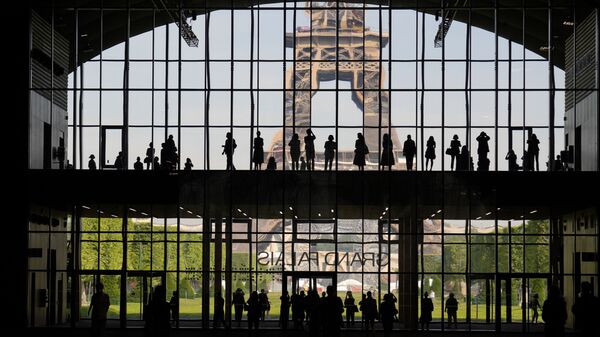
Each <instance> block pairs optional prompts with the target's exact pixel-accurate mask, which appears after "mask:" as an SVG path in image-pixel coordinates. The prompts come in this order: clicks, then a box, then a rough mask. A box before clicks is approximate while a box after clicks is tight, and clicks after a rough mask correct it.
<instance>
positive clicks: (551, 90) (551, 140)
mask: <svg viewBox="0 0 600 337" xmlns="http://www.w3.org/2000/svg"><path fill="white" fill-rule="evenodd" d="M597 35H598V34H596V36H597ZM553 42H554V37H553V31H552V1H551V0H548V89H549V92H548V100H549V102H548V107H549V109H548V114H549V116H548V121H549V123H548V143H549V144H548V168H547V170H548V171H553V169H554V165H553V163H554V112H555V110H554V108H555V106H554V95H555V87H554V59H553V57H552V50H553V48H554V43H553ZM596 45H597V44H596ZM596 64H598V63H597V62H596ZM596 78H598V76H596ZM596 88H598V87H596ZM538 160H539V158H538Z"/></svg>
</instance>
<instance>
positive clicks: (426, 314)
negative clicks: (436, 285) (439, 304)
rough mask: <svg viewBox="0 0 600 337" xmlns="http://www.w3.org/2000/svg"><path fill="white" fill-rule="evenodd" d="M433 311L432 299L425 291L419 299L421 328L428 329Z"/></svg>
mask: <svg viewBox="0 0 600 337" xmlns="http://www.w3.org/2000/svg"><path fill="white" fill-rule="evenodd" d="M432 312H433V301H432V300H431V298H429V293H428V292H425V293H424V294H423V298H422V299H421V318H420V321H421V330H429V323H430V322H431V320H432V319H433V318H432V315H431V313H432Z"/></svg>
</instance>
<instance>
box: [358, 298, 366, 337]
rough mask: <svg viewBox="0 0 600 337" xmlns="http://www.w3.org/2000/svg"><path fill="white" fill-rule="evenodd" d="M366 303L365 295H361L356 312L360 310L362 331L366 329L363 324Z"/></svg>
mask: <svg viewBox="0 0 600 337" xmlns="http://www.w3.org/2000/svg"><path fill="white" fill-rule="evenodd" d="M366 303H367V295H366V294H361V296H360V301H358V310H360V313H361V322H360V324H361V326H362V328H363V329H366V328H367V325H366V324H365V322H366V320H365V304H366Z"/></svg>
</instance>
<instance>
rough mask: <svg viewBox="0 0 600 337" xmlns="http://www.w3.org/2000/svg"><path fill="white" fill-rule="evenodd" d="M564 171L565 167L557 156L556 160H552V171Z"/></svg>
mask: <svg viewBox="0 0 600 337" xmlns="http://www.w3.org/2000/svg"><path fill="white" fill-rule="evenodd" d="M564 170H565V167H564V166H563V162H562V159H561V158H560V155H557V156H556V159H555V160H554V164H553V168H552V171H564Z"/></svg>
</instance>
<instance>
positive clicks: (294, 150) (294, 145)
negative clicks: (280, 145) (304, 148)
mask: <svg viewBox="0 0 600 337" xmlns="http://www.w3.org/2000/svg"><path fill="white" fill-rule="evenodd" d="M288 146H289V147H290V157H292V170H294V171H297V170H298V159H299V158H300V137H299V136H298V134H297V133H294V134H293V135H292V139H290V142H289V143H288ZM302 159H304V157H302ZM302 162H304V160H302Z"/></svg>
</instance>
